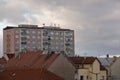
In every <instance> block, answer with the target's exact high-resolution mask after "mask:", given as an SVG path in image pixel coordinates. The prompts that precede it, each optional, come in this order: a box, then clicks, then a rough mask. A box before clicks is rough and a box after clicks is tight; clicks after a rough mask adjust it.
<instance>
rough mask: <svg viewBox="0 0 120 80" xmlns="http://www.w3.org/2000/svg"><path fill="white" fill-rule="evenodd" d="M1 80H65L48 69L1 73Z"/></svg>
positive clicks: (14, 70)
mask: <svg viewBox="0 0 120 80" xmlns="http://www.w3.org/2000/svg"><path fill="white" fill-rule="evenodd" d="M0 80H63V78H61V77H59V76H57V75H55V74H54V73H52V72H50V71H48V70H46V69H43V68H42V69H17V70H16V69H12V70H5V71H3V72H0Z"/></svg>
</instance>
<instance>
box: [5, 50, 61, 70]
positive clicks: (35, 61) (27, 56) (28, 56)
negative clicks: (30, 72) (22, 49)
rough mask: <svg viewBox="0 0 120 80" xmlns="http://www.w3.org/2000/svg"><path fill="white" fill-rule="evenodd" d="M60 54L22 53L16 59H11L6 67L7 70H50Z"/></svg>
mask: <svg viewBox="0 0 120 80" xmlns="http://www.w3.org/2000/svg"><path fill="white" fill-rule="evenodd" d="M58 55H59V54H50V55H47V54H42V51H41V52H29V53H28V52H27V53H21V54H20V55H19V56H17V57H16V58H15V57H14V58H12V59H10V60H9V61H8V62H7V64H6V65H5V68H6V69H12V68H17V69H19V68H20V69H21V68H40V67H46V68H48V67H49V66H50V65H51V63H52V62H53V61H54V60H55V59H56V58H57V56H58Z"/></svg>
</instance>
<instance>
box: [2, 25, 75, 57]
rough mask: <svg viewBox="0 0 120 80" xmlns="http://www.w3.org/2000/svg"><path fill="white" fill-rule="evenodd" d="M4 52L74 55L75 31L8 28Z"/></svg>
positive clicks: (31, 27)
mask: <svg viewBox="0 0 120 80" xmlns="http://www.w3.org/2000/svg"><path fill="white" fill-rule="evenodd" d="M3 47H4V48H3V49H4V50H3V51H4V55H6V54H15V55H18V53H19V52H23V51H33V50H44V51H46V52H55V53H60V52H61V51H64V52H65V53H66V54H67V55H70V56H73V55H74V30H70V29H61V28H60V27H52V26H43V27H38V26H37V25H18V27H11V26H7V27H6V28H4V29H3Z"/></svg>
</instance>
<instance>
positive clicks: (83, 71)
mask: <svg viewBox="0 0 120 80" xmlns="http://www.w3.org/2000/svg"><path fill="white" fill-rule="evenodd" d="M78 74H79V75H78V80H80V76H84V77H83V80H88V79H89V76H90V75H89V70H88V69H78ZM87 77H88V79H87Z"/></svg>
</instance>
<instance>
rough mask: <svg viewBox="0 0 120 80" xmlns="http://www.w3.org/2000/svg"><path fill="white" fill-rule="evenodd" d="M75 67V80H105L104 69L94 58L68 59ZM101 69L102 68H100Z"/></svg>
mask: <svg viewBox="0 0 120 80" xmlns="http://www.w3.org/2000/svg"><path fill="white" fill-rule="evenodd" d="M70 59H71V60H72V61H73V63H74V64H75V66H76V77H75V80H107V77H106V75H107V71H106V69H103V68H102V69H101V63H100V62H99V61H98V59H97V58H95V57H70ZM102 67H103V66H102Z"/></svg>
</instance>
